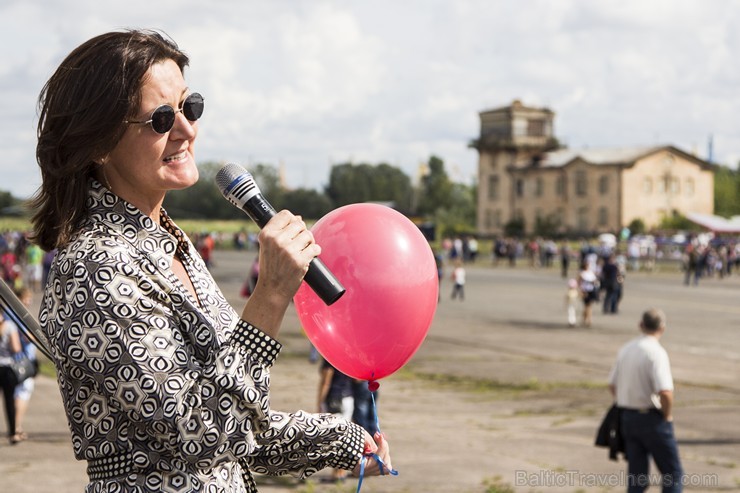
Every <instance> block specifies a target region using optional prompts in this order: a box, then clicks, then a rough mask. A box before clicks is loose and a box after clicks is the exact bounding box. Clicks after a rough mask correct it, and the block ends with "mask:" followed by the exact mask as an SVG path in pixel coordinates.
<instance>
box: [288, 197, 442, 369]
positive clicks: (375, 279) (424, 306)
mask: <svg viewBox="0 0 740 493" xmlns="http://www.w3.org/2000/svg"><path fill="white" fill-rule="evenodd" d="M311 232H312V233H313V235H314V238H316V242H317V243H318V244H319V245H321V251H322V254H321V260H322V261H323V262H324V264H326V266H327V267H328V268H329V269H330V270H331V271H332V273H334V275H335V276H336V277H337V279H338V280H339V282H341V283H342V284H343V285H344V287H345V288H346V289H347V292H346V293H344V295H343V296H342V297H341V298H339V300H337V301H336V302H334V304H332V305H330V306H327V305H326V304H325V303H324V302H323V301H321V299H320V298H319V297H318V296H316V294H315V293H314V292H313V291H312V290H311V288H310V287H308V285H306V284H305V283H303V284H302V285H301V287H300V289H299V290H298V292H297V293H296V296H295V299H294V301H295V307H296V311H297V313H298V318H299V319H300V321H301V323H302V324H303V328H304V330H305V331H306V334H307V335H308V338H309V339H310V340H311V342H312V343H313V345H314V346H315V347H316V349H317V350H318V351H319V352H320V353H321V354H322V355H323V356H324V358H326V359H327V361H329V363H331V364H332V365H333V366H334V367H335V368H337V369H338V370H339V371H341V372H342V373H345V374H347V375H349V376H351V377H354V378H358V379H361V380H377V379H380V378H383V377H385V376H388V375H390V374H391V373H393V372H395V371H396V370H398V369H399V368H401V367H402V366H403V365H404V364H406V362H407V361H408V360H409V359H411V357H412V356H413V355H414V353H415V352H416V350H417V349H419V346H421V343H422V342H423V341H424V338H425V337H426V335H427V332H428V331H429V326H430V325H431V323H432V319H433V318H434V312H435V310H436V309H437V296H438V292H439V283H438V280H437V267H436V263H435V261H434V255H433V253H432V249H431V247H430V246H429V244H428V243H427V240H426V238H424V235H422V234H421V231H419V228H417V227H416V225H414V223H412V222H411V221H410V220H409V219H408V218H406V217H405V216H404V215H403V214H401V213H399V212H397V211H395V210H393V209H391V208H390V207H386V206H382V205H377V204H352V205H347V206H344V207H340V208H338V209H335V210H333V211H332V212H330V213H329V214H327V215H326V216H324V217H323V218H321V219H320V220H319V221H318V222H317V223H316V224H315V225H314V226H313V228H311Z"/></svg>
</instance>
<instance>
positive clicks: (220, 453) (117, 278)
mask: <svg viewBox="0 0 740 493" xmlns="http://www.w3.org/2000/svg"><path fill="white" fill-rule="evenodd" d="M87 206H88V211H89V214H88V217H87V219H86V220H85V222H84V224H83V225H82V227H81V228H80V231H79V233H78V234H77V235H76V236H75V238H74V239H73V240H72V241H71V242H70V243H69V244H67V245H66V246H64V247H63V248H61V249H60V250H59V252H58V253H57V255H56V257H55V260H54V264H53V267H52V269H51V272H50V276H49V283H48V284H47V287H46V292H45V294H44V299H43V302H42V306H41V312H40V315H39V318H40V322H41V325H42V327H43V329H44V331H45V333H46V335H47V337H48V338H49V341H50V342H51V345H52V352H53V355H54V358H55V363H56V367H57V379H58V383H59V387H60V390H61V394H62V399H63V401H64V407H65V410H66V413H67V419H68V423H69V427H70V429H71V432H72V443H73V447H74V453H75V456H76V458H77V459H78V460H86V461H88V468H87V470H88V475H89V477H90V483H89V484H88V486H87V488H86V490H85V491H86V492H87V493H93V492H95V493H99V492H155V491H156V492H190V491H198V492H201V491H205V492H253V491H257V489H256V486H255V482H254V479H253V478H252V474H251V472H250V471H254V472H258V473H262V474H273V475H279V474H291V475H294V476H297V477H305V476H308V475H310V474H313V473H314V472H316V471H318V470H320V469H323V468H324V467H337V468H345V469H351V468H352V467H354V465H355V464H356V463H357V461H359V459H360V457H361V456H362V452H363V445H364V443H363V436H364V435H363V431H362V428H360V427H359V426H357V425H355V424H353V423H348V422H347V421H345V420H343V419H341V418H338V417H336V416H332V415H327V414H309V413H306V412H303V411H298V412H296V413H291V414H288V413H281V412H276V411H273V410H271V409H270V400H269V398H270V394H269V387H270V372H269V370H270V367H271V366H272V364H273V362H274V360H275V358H276V357H277V354H278V352H279V351H280V344H279V343H278V342H277V341H275V340H274V339H272V338H270V337H269V336H267V335H266V334H264V333H263V332H261V331H260V330H258V329H257V328H255V327H253V326H252V325H250V324H249V323H247V322H245V321H243V320H241V319H240V318H239V316H238V315H237V314H236V312H235V311H234V310H233V308H232V307H231V306H230V305H229V304H228V302H227V301H226V299H225V298H224V296H223V294H222V293H221V291H220V290H219V288H218V287H217V286H216V284H215V282H214V280H213V278H212V277H211V275H210V274H209V273H208V270H207V269H206V267H205V265H204V263H203V261H202V259H201V258H200V256H199V255H198V253H197V252H196V250H195V248H193V246H192V244H190V242H189V241H188V240H187V239H186V238H185V237H184V236H181V238H180V245H179V249H178V241H177V239H176V238H175V237H174V236H173V235H172V234H171V233H169V232H168V231H167V229H170V230H173V228H174V229H175V230H177V228H176V226H174V223H171V222H170V220H169V218H168V217H167V216H166V214H164V211H163V214H162V217H163V221H165V222H167V226H168V228H164V227H162V226H161V225H160V224H155V223H154V222H153V221H152V220H151V219H150V218H149V217H147V216H145V215H144V214H142V213H141V212H140V211H139V210H138V209H136V208H135V207H134V206H132V205H131V204H128V203H127V202H125V201H123V200H121V199H119V198H118V197H117V196H116V195H114V194H112V193H110V192H109V191H108V190H107V189H105V188H104V187H103V186H102V185H101V184H100V183H98V182H97V181H95V180H91V184H90V193H89V196H88V201H87ZM178 231H179V230H178ZM178 250H179V253H178V255H180V256H181V257H184V258H182V260H183V264H184V265H185V268H186V270H187V273H188V275H189V276H190V279H191V280H192V282H193V285H194V286H195V291H196V295H197V299H194V298H193V296H192V295H191V293H190V292H189V291H188V290H187V289H185V287H184V286H183V285H182V283H181V282H180V280H179V279H178V278H177V277H176V276H175V275H174V273H173V272H172V269H171V266H172V261H173V257H174V255H175V252H176V251H178Z"/></svg>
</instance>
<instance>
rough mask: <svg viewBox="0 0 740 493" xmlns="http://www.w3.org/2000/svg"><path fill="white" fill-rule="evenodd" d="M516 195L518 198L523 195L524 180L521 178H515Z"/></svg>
mask: <svg viewBox="0 0 740 493" xmlns="http://www.w3.org/2000/svg"><path fill="white" fill-rule="evenodd" d="M516 196H517V197H520V198H521V197H524V180H522V179H521V178H518V179H517V180H516Z"/></svg>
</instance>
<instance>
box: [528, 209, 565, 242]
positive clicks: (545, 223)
mask: <svg viewBox="0 0 740 493" xmlns="http://www.w3.org/2000/svg"><path fill="white" fill-rule="evenodd" d="M559 231H560V219H559V217H558V215H557V214H556V213H554V212H553V213H552V214H548V215H547V216H545V217H539V216H538V217H537V218H535V221H534V234H535V235H537V236H545V237H549V238H552V237H555V236H557V235H558V232H559Z"/></svg>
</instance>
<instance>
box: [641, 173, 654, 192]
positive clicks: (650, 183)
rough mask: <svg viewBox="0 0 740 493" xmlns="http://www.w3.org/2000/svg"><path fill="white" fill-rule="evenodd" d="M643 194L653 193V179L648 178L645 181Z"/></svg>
mask: <svg viewBox="0 0 740 493" xmlns="http://www.w3.org/2000/svg"><path fill="white" fill-rule="evenodd" d="M642 192H643V193H645V194H651V193H653V179H652V178H650V177H649V176H646V177H645V180H644V181H643V182H642Z"/></svg>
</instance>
